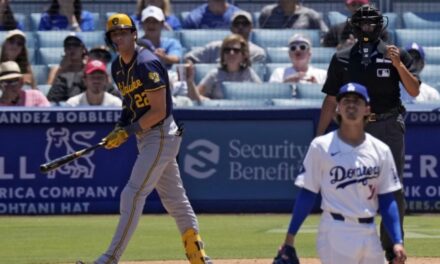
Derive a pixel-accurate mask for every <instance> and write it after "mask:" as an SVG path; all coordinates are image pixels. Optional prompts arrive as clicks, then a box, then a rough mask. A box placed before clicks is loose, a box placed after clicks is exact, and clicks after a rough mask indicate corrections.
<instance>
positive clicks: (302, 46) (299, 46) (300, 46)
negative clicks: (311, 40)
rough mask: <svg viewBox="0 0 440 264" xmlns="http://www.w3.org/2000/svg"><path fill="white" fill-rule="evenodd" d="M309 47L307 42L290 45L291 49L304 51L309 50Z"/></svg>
mask: <svg viewBox="0 0 440 264" xmlns="http://www.w3.org/2000/svg"><path fill="white" fill-rule="evenodd" d="M308 49H309V46H308V45H306V44H296V45H295V44H293V45H290V51H296V50H301V51H304V50H308Z"/></svg>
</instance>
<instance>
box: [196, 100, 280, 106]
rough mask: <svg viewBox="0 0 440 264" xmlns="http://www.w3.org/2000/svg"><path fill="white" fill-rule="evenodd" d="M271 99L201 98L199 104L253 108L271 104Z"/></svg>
mask: <svg viewBox="0 0 440 264" xmlns="http://www.w3.org/2000/svg"><path fill="white" fill-rule="evenodd" d="M271 105H272V101H271V100H270V99H256V100H253V99H249V100H228V99H217V100H203V101H202V102H201V104H200V106H203V107H225V108H246V107H248V108H249V107H250V108H254V107H267V106H271Z"/></svg>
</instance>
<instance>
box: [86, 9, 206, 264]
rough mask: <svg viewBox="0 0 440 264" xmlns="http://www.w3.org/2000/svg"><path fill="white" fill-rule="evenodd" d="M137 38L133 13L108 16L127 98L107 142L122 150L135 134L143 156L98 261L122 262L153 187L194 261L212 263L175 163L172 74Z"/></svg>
mask: <svg viewBox="0 0 440 264" xmlns="http://www.w3.org/2000/svg"><path fill="white" fill-rule="evenodd" d="M136 38H137V32H136V27H135V24H134V23H133V21H132V20H131V18H130V17H129V16H128V15H126V14H114V15H112V16H110V17H109V19H108V21H107V28H106V41H107V43H108V44H109V45H110V46H111V47H113V48H114V49H115V50H116V51H117V52H118V53H119V56H118V57H117V58H116V59H115V61H113V63H112V76H113V79H114V81H115V82H116V84H117V86H118V88H119V90H120V92H121V93H122V96H123V110H122V114H121V118H120V120H119V122H118V124H117V126H116V128H115V129H114V130H113V131H112V132H111V133H110V134H109V135H108V136H107V137H105V138H104V140H105V141H106V145H105V147H106V148H107V149H112V148H116V147H119V146H120V145H121V144H122V143H124V142H125V141H126V140H127V139H128V137H129V136H130V135H132V134H135V135H136V140H137V147H138V152H139V154H138V156H137V159H136V161H135V164H134V167H133V170H132V172H131V175H130V179H129V180H128V183H127V185H126V186H125V187H124V189H123V191H122V193H121V202H120V213H121V216H120V219H119V224H118V226H117V229H116V232H115V234H114V236H113V240H112V242H111V244H110V246H109V248H108V249H107V251H106V252H105V253H104V254H102V255H101V256H100V257H99V258H98V259H97V260H96V261H95V263H97V264H104V263H105V264H113V263H118V261H119V259H120V257H121V255H122V253H123V252H124V250H125V248H126V246H127V244H128V242H129V240H130V238H131V236H132V234H133V232H134V230H135V229H136V226H137V224H138V221H139V217H140V216H141V214H142V211H143V209H144V204H145V200H146V198H147V196H148V195H149V194H150V193H151V192H152V191H153V189H154V188H156V190H157V192H158V194H159V196H160V198H161V201H162V203H163V205H164V207H165V208H166V210H167V211H168V213H169V214H170V215H171V216H172V217H173V218H174V219H175V221H176V223H177V226H178V228H179V231H180V232H181V234H182V240H183V243H184V247H185V251H186V255H187V258H188V260H189V262H190V263H191V264H206V263H212V262H211V261H210V259H209V257H208V256H206V254H205V251H204V249H203V242H202V240H201V238H200V236H199V234H198V233H199V231H198V230H199V227H198V221H197V217H196V215H195V214H194V211H193V209H192V207H191V204H190V203H189V201H188V198H187V196H186V194H185V189H184V187H183V184H182V180H181V178H180V173H179V167H178V164H177V161H176V156H177V154H178V152H179V147H180V143H181V137H180V132H181V131H180V129H179V128H178V127H177V125H176V124H175V122H174V120H173V116H172V102H171V93H170V86H169V80H168V74H167V70H166V68H165V67H164V66H163V65H162V63H161V62H160V60H159V59H158V58H157V57H156V56H155V55H154V54H152V53H151V52H150V51H149V50H147V49H142V48H138V47H136V45H135V43H136ZM152 243H154V241H152ZM79 263H81V262H79Z"/></svg>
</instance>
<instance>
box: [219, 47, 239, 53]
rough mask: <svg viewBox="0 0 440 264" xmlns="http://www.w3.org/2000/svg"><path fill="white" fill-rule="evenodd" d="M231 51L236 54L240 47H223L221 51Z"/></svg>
mask: <svg viewBox="0 0 440 264" xmlns="http://www.w3.org/2000/svg"><path fill="white" fill-rule="evenodd" d="M231 51H232V52H233V53H234V54H236V53H240V52H241V49H240V48H224V49H223V53H231Z"/></svg>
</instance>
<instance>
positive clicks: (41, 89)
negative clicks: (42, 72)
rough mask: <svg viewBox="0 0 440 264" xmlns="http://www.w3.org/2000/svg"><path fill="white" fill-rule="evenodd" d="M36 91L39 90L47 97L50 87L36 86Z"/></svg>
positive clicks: (46, 85) (44, 85)
mask: <svg viewBox="0 0 440 264" xmlns="http://www.w3.org/2000/svg"><path fill="white" fill-rule="evenodd" d="M37 87H38V90H40V91H41V92H42V93H43V94H44V95H47V93H48V92H49V89H50V87H52V85H51V84H39V85H38V86H37Z"/></svg>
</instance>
